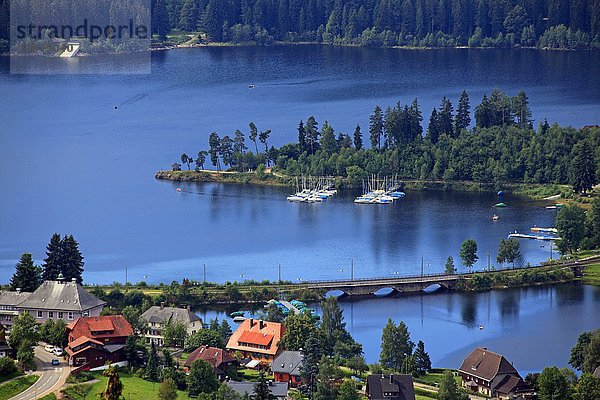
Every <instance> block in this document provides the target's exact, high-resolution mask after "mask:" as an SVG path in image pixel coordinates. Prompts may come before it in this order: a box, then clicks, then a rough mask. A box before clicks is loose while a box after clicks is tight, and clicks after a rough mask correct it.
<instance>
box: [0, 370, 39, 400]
mask: <svg viewBox="0 0 600 400" xmlns="http://www.w3.org/2000/svg"><path fill="white" fill-rule="evenodd" d="M38 378H39V377H38V376H37V375H29V376H24V377H22V378H19V379H15V380H14V381H10V382H7V383H5V384H3V385H0V400H7V399H10V398H11V397H13V396H16V395H18V394H19V393H21V392H23V391H25V389H27V388H28V387H29V386H31V385H33V384H34V383H35V381H37V380H38Z"/></svg>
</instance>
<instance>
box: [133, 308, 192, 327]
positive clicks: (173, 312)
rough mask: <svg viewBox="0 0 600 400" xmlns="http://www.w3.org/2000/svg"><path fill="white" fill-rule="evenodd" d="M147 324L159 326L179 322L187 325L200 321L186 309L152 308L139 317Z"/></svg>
mask: <svg viewBox="0 0 600 400" xmlns="http://www.w3.org/2000/svg"><path fill="white" fill-rule="evenodd" d="M140 318H141V319H144V320H146V321H148V322H158V323H161V324H166V323H176V322H181V323H183V324H185V325H188V324H189V323H191V322H195V321H200V322H202V320H201V319H200V317H198V316H197V315H196V314H195V313H193V312H192V311H191V310H188V309H187V308H178V307H161V306H152V307H150V308H149V309H147V310H146V311H145V312H144V313H143V314H142V315H141V317H140Z"/></svg>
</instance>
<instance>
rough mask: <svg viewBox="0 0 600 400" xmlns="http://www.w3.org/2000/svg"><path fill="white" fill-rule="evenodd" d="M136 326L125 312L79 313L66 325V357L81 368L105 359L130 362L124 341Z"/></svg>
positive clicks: (89, 367)
mask: <svg viewBox="0 0 600 400" xmlns="http://www.w3.org/2000/svg"><path fill="white" fill-rule="evenodd" d="M132 334H133V328H132V327H131V325H130V324H129V322H128V321H127V320H126V319H125V317H123V316H122V315H106V316H98V317H80V318H77V320H75V321H74V322H72V323H70V324H69V325H67V335H68V345H67V347H66V348H65V352H66V354H67V361H68V362H69V365H70V366H72V367H80V370H84V369H85V370H93V369H95V368H100V367H104V366H105V365H106V363H108V362H110V363H111V364H115V363H120V364H121V365H124V363H126V362H127V358H126V357H125V350H124V349H125V341H126V340H127V337H128V336H130V335H132Z"/></svg>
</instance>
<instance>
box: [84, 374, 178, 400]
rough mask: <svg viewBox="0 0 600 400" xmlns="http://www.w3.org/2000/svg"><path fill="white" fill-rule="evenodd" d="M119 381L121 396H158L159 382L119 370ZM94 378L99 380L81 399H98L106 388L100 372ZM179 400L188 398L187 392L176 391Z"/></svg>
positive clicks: (143, 399)
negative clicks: (121, 387)
mask: <svg viewBox="0 0 600 400" xmlns="http://www.w3.org/2000/svg"><path fill="white" fill-rule="evenodd" d="M119 376H120V378H121V382H122V383H123V397H124V398H125V399H127V400H150V399H156V398H157V397H158V387H159V386H160V383H154V382H148V381H145V380H143V379H142V378H138V377H136V376H133V375H131V374H129V373H125V372H122V371H119ZM95 378H96V379H99V380H100V382H96V383H93V384H92V385H91V388H90V389H89V391H88V392H87V394H86V395H85V397H82V400H98V394H99V393H101V392H102V391H103V390H104V388H106V378H105V377H104V376H102V375H101V374H96V376H95ZM177 398H178V399H179V400H184V399H188V396H187V393H186V392H182V391H178V392H177Z"/></svg>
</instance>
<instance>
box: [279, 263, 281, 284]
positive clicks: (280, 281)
mask: <svg viewBox="0 0 600 400" xmlns="http://www.w3.org/2000/svg"><path fill="white" fill-rule="evenodd" d="M279 284H280V285H281V264H279Z"/></svg>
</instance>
